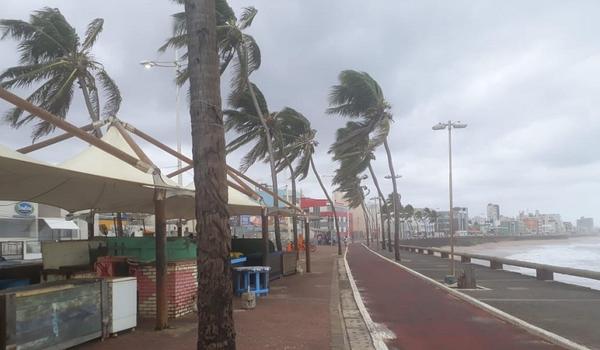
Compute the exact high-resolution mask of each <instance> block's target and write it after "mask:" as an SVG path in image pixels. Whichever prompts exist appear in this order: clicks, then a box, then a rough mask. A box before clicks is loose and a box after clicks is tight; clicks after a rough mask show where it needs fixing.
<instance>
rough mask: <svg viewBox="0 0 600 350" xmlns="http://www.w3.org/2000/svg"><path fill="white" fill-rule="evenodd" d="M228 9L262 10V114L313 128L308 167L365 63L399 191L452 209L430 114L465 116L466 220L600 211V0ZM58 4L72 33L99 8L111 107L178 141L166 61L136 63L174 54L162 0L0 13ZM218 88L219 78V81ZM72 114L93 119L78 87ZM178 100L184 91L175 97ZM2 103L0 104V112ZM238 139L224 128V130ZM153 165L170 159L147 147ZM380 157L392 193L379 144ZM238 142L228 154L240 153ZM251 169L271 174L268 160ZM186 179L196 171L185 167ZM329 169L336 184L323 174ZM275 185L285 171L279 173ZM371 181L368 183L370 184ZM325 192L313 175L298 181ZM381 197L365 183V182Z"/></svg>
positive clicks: (15, 142) (443, 141) (0, 136)
mask: <svg viewBox="0 0 600 350" xmlns="http://www.w3.org/2000/svg"><path fill="white" fill-rule="evenodd" d="M230 4H231V5H232V7H233V8H234V9H235V10H236V12H237V13H239V12H240V10H241V9H242V8H243V7H244V6H249V5H253V6H255V7H256V8H257V9H258V11H259V13H258V16H257V17H256V19H255V22H254V24H253V25H252V27H251V28H250V30H249V33H251V34H252V35H254V37H255V38H256V40H257V41H258V43H259V45H260V47H261V51H262V66H261V69H260V70H259V71H258V72H256V73H255V74H254V75H253V77H252V79H253V80H254V81H255V82H256V83H257V84H258V85H259V86H260V88H261V89H262V91H263V92H264V94H265V95H266V97H267V100H268V103H269V107H270V109H271V110H278V109H280V108H282V107H284V106H290V107H294V108H296V109H298V110H299V111H301V112H303V113H304V114H305V115H306V116H307V117H309V118H310V119H311V121H312V123H313V125H314V127H315V128H316V129H317V130H318V139H319V142H320V145H319V147H318V156H317V166H318V167H319V168H320V171H321V173H322V174H323V175H325V176H327V175H330V174H333V172H334V169H335V166H336V164H334V163H333V162H332V161H331V160H330V157H329V156H328V155H327V153H326V151H327V149H328V148H329V145H330V144H331V142H332V141H333V136H334V133H335V130H336V129H337V128H338V127H340V126H342V125H343V124H344V121H343V120H341V119H340V118H338V117H333V116H328V115H326V114H325V113H324V110H325V109H326V108H327V94H328V91H329V88H330V87H331V85H333V84H335V83H336V77H337V74H338V73H339V72H340V71H341V70H344V69H356V70H361V71H366V72H368V73H369V74H371V75H372V76H373V77H374V78H375V79H376V80H377V81H378V82H379V84H380V85H381V86H382V88H383V91H384V94H385V96H386V98H387V99H388V101H389V102H390V103H391V105H392V108H393V113H394V118H395V122H394V124H393V128H392V130H391V134H390V144H391V147H392V152H393V157H394V162H395V166H396V169H397V173H399V174H401V175H402V176H403V177H402V179H400V180H399V189H400V191H401V193H402V199H403V202H405V203H411V204H413V205H414V206H416V207H424V206H428V207H431V208H436V209H438V208H439V209H441V210H445V209H446V208H447V203H448V202H447V198H448V195H447V194H448V148H447V133H444V132H440V131H437V132H434V131H432V130H431V126H432V125H434V124H436V123H437V122H439V121H447V120H449V119H452V120H461V121H463V122H466V123H468V124H469V126H468V128H467V129H461V130H457V131H456V132H455V133H454V134H453V136H454V138H453V141H454V142H453V151H454V152H453V154H454V194H455V204H456V205H457V206H466V207H468V208H469V213H470V215H471V216H475V215H479V214H483V213H485V206H486V204H487V203H488V202H492V203H497V204H499V205H500V210H501V214H503V215H507V216H514V215H517V214H518V212H519V211H520V210H529V211H534V210H535V209H539V210H540V211H541V212H545V213H559V214H562V216H563V219H564V220H574V219H576V218H578V217H579V216H591V217H594V218H595V220H596V224H598V222H600V180H599V179H600V178H599V176H598V175H599V174H600V160H599V157H598V156H597V153H598V149H599V146H600V138H598V135H600V118H599V117H598V114H599V112H600V98H599V97H598V96H600V78H599V77H600V40H598V33H600V21H598V20H597V14H598V13H599V12H600V2H597V1H576V2H566V1H558V0H556V1H546V0H544V1H521V0H520V1H483V0H478V1H473V0H472V1H458V0H455V1H433V0H432V1H425V0H419V1H400V0H394V1H392V0H388V1H383V0H373V1H362V0H335V1H333V0H330V1H317V0H285V1H273V0H252V1H246V0H245V1H238V0H231V1H230ZM44 6H50V7H58V8H60V10H61V11H62V12H63V14H64V15H65V16H66V18H67V20H68V21H70V23H71V24H72V25H74V26H75V28H76V29H77V31H78V32H79V33H83V32H84V31H85V27H86V25H87V23H88V22H89V21H91V20H92V19H94V18H96V17H102V18H104V19H105V23H104V32H103V33H102V34H101V36H100V38H99V40H98V42H97V43H96V45H95V49H94V54H95V56H96V57H97V59H98V60H99V61H101V62H103V63H104V65H105V66H106V70H107V71H108V72H109V74H111V76H112V77H113V78H114V79H115V80H116V82H117V83H118V85H119V87H120V89H121V92H122V95H123V105H122V108H121V111H120V115H119V117H120V118H121V119H123V120H125V121H127V122H130V123H132V124H134V125H136V126H137V127H139V128H140V129H142V130H144V131H146V132H148V133H150V134H153V135H155V136H156V137H158V138H159V139H161V140H164V141H165V142H167V143H169V144H171V145H173V146H174V145H175V139H176V138H175V127H174V125H175V124H174V115H175V88H174V84H173V74H174V72H173V71H172V70H170V69H153V70H145V69H143V68H142V67H141V66H140V65H139V64H138V62H139V61H141V60H144V59H161V60H169V59H172V58H173V53H172V52H169V53H166V54H163V55H159V54H158V53H157V50H156V49H157V48H158V47H159V46H160V45H161V44H162V43H163V42H164V40H165V39H166V38H167V37H168V35H169V33H170V30H171V18H170V14H172V13H174V12H176V11H178V10H179V9H178V7H177V6H176V5H175V4H173V3H171V2H170V1H167V0H163V1H161V0H152V1H150V0H147V1H140V0H129V1H118V0H103V1H58V0H56V1H49V0H46V1H34V0H8V1H7V0H3V1H2V2H0V17H2V18H11V19H27V18H28V15H29V13H30V12H31V11H33V10H36V9H40V8H42V7H44ZM0 53H1V54H0V69H1V70H4V69H6V68H7V67H10V66H13V65H15V64H16V63H17V58H18V54H17V52H16V44H15V42H13V41H11V40H8V39H7V40H4V41H1V42H0ZM222 85H223V90H224V93H226V91H227V88H226V85H227V80H226V79H224V80H223V83H222ZM74 100H75V104H74V105H73V107H72V108H71V111H70V112H69V116H68V118H69V120H70V121H72V122H74V123H76V124H78V125H83V124H86V123H87V117H86V111H85V108H84V107H83V104H82V97H81V95H80V92H79V91H77V93H76V97H75V99H74ZM184 101H185V99H184ZM8 108H9V106H8V104H7V103H5V102H2V101H0V112H4V111H6V110H7V109H8ZM181 113H182V116H183V118H182V120H183V135H184V139H183V142H184V151H185V153H186V154H191V151H190V144H191V137H190V127H189V117H188V114H187V105H186V104H185V103H182V106H181ZM30 132H31V129H30V128H29V127H24V128H22V129H21V130H17V131H15V130H13V129H11V128H9V126H8V125H6V124H1V125H0V143H2V144H3V145H6V146H9V147H12V148H17V147H19V146H23V145H26V144H28V143H29V142H30V139H29V135H30ZM229 136H231V135H229ZM83 147H84V146H83V144H82V143H81V142H79V141H75V140H73V141H70V142H68V143H66V144H65V145H63V146H60V147H53V148H51V149H49V150H47V151H40V152H36V153H34V154H33V155H34V156H35V157H38V158H40V159H44V160H48V161H52V162H59V161H61V160H63V159H65V158H66V157H68V156H69V155H72V154H74V153H76V152H78V151H80V150H81V149H82V148H83ZM147 150H148V152H149V154H150V155H151V157H154V158H155V159H158V161H157V163H158V164H159V165H160V166H163V167H165V168H166V169H173V168H174V167H175V165H176V164H175V162H174V161H173V160H172V159H171V158H170V157H168V156H164V155H163V154H162V153H161V152H160V151H156V150H155V149H153V148H151V147H150V146H148V147H147ZM382 151H383V150H381V151H380V152H378V154H377V160H376V161H375V168H376V170H377V172H378V173H379V174H380V177H381V178H382V182H383V186H384V188H385V190H386V191H391V184H390V183H389V181H386V180H383V176H384V175H386V174H388V170H387V166H386V160H385V154H384V153H383V152H382ZM241 156H242V154H241V153H240V154H233V155H230V156H229V157H228V163H229V164H230V165H232V166H236V167H237V166H238V165H239V159H240V158H241ZM249 174H250V175H252V176H253V177H255V178H256V179H259V180H261V181H263V182H269V176H268V168H267V166H266V165H263V164H257V165H255V166H254V167H253V168H251V169H250V171H249ZM187 180H189V181H191V177H189V176H188V177H187ZM325 180H327V182H329V178H328V177H326V178H325ZM280 181H281V182H283V183H285V182H284V175H282V176H281V180H280ZM367 185H370V183H367ZM300 187H301V189H302V190H303V191H304V193H305V194H308V195H311V196H321V195H320V192H319V188H318V187H317V184H316V181H315V180H314V178H312V177H310V178H309V179H307V180H306V181H305V182H303V183H302V184H301V185H300ZM372 193H374V191H373V192H372Z"/></svg>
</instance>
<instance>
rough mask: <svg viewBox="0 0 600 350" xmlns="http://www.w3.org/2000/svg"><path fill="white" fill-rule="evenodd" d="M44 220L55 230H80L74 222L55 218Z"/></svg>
mask: <svg viewBox="0 0 600 350" xmlns="http://www.w3.org/2000/svg"><path fill="white" fill-rule="evenodd" d="M42 220H44V222H45V223H46V225H48V227H50V228H51V229H53V230H79V226H77V225H75V223H74V222H73V221H67V220H64V219H54V218H52V219H51V218H42Z"/></svg>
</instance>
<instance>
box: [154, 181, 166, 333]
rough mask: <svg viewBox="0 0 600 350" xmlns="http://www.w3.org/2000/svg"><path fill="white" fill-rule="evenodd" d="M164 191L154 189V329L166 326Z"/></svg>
mask: <svg viewBox="0 0 600 350" xmlns="http://www.w3.org/2000/svg"><path fill="white" fill-rule="evenodd" d="M165 197H166V191H165V190H160V189H155V190H154V215H155V219H154V220H155V222H154V225H155V226H154V227H155V228H154V240H155V245H156V330H161V329H165V328H167V327H168V304H167V233H166V220H165Z"/></svg>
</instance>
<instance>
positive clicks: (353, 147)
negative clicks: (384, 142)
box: [329, 122, 391, 249]
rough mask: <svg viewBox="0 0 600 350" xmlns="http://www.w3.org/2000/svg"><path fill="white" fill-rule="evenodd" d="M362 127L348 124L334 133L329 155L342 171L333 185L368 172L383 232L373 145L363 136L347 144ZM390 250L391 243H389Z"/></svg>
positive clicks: (382, 217) (382, 207) (383, 240)
mask: <svg viewBox="0 0 600 350" xmlns="http://www.w3.org/2000/svg"><path fill="white" fill-rule="evenodd" d="M362 127H363V126H362V124H361V123H356V122H348V123H346V126H345V127H344V128H340V129H338V130H337V132H336V142H334V143H333V145H332V146H331V148H330V150H329V153H333V154H334V156H333V160H338V161H340V162H341V166H340V169H342V171H341V172H340V173H339V174H338V175H337V176H336V177H335V178H334V183H335V184H340V183H342V182H343V181H344V179H345V178H354V177H356V176H359V175H360V174H361V173H362V172H364V171H365V169H368V170H369V173H370V175H371V179H372V180H373V184H374V185H375V188H376V189H377V194H378V197H379V207H380V211H379V213H380V220H381V231H382V233H384V232H385V229H384V214H385V213H384V209H385V208H384V206H383V204H382V203H385V196H384V195H383V192H382V191H381V187H379V181H378V179H377V176H376V175H375V171H374V170H373V167H372V165H371V161H372V160H374V159H375V154H374V145H373V143H372V142H370V141H369V138H368V136H367V135H365V134H359V135H358V136H356V137H354V139H353V142H351V143H350V142H347V141H346V140H347V139H348V137H349V135H353V134H354V133H355V130H357V129H361V128H362ZM381 243H382V247H383V249H385V234H382V239H381ZM389 244H390V245H389V247H390V249H391V242H390V243H389Z"/></svg>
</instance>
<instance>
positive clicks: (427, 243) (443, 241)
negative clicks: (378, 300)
mask: <svg viewBox="0 0 600 350" xmlns="http://www.w3.org/2000/svg"><path fill="white" fill-rule="evenodd" d="M569 237H572V236H570V235H552V236H537V235H536V236H529V235H527V236H485V237H455V244H456V246H458V247H466V246H472V245H477V244H483V243H491V242H504V241H521V240H538V239H539V240H547V239H564V238H569ZM400 244H401V245H414V246H418V247H444V246H449V245H450V238H448V237H439V238H427V239H404V240H401V241H400Z"/></svg>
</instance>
